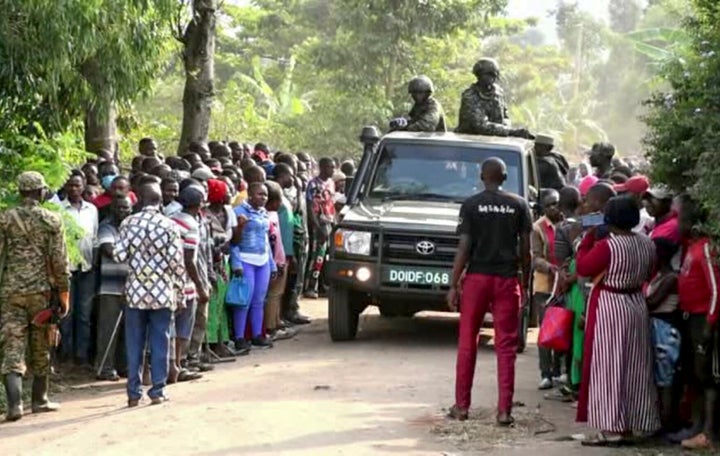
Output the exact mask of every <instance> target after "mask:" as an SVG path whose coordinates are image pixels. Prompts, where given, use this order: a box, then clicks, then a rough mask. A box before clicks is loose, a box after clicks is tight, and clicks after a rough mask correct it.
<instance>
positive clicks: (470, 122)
mask: <svg viewBox="0 0 720 456" xmlns="http://www.w3.org/2000/svg"><path fill="white" fill-rule="evenodd" d="M456 131H457V132H458V133H468V134H472V135H488V136H511V133H512V131H513V130H512V128H511V127H510V118H509V117H508V113H507V106H506V105H505V100H504V98H503V93H502V89H500V87H498V86H497V85H495V86H494V87H493V90H492V91H491V92H483V91H482V90H481V88H480V87H479V85H478V84H473V85H471V86H470V88H468V89H467V90H465V92H463V94H462V99H461V101H460V118H459V124H458V127H457V129H456Z"/></svg>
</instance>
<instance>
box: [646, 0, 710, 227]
mask: <svg viewBox="0 0 720 456" xmlns="http://www.w3.org/2000/svg"><path fill="white" fill-rule="evenodd" d="M692 6H693V13H692V16H691V17H689V18H687V19H686V23H685V27H684V29H685V30H686V31H687V33H688V35H689V42H690V45H689V46H688V47H687V48H686V49H685V50H684V52H682V54H680V55H678V56H677V57H676V58H675V59H673V60H672V61H670V62H668V63H666V64H665V66H664V67H663V71H662V77H663V78H664V79H666V80H667V82H668V84H669V87H668V88H667V90H664V91H658V92H657V93H655V94H654V95H653V96H652V97H651V98H650V100H649V101H648V106H649V113H648V115H647V116H646V117H645V122H646V123H647V125H648V135H647V137H646V138H645V142H646V144H647V147H648V158H649V159H650V160H651V161H652V164H653V174H654V176H653V177H654V178H655V179H656V180H657V181H660V182H665V183H666V184H668V185H670V186H672V187H673V188H674V189H676V190H679V191H682V190H689V191H690V192H691V193H692V194H693V195H694V196H696V197H697V198H699V200H700V201H701V202H702V204H703V205H704V206H705V207H706V208H707V209H708V210H709V211H710V212H711V214H712V217H711V220H712V223H711V229H712V231H713V233H714V234H715V235H718V236H720V224H719V223H718V220H720V218H719V217H720V193H718V191H717V189H718V188H720V187H719V186H720V174H719V173H718V172H717V170H718V169H719V168H720V154H718V152H717V144H718V143H720V117H719V116H718V112H717V107H718V100H720V55H718V54H717V49H718V46H719V45H720V4H718V3H717V2H715V1H707V0H694V1H693V2H692Z"/></svg>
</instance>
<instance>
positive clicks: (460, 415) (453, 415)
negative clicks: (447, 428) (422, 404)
mask: <svg viewBox="0 0 720 456" xmlns="http://www.w3.org/2000/svg"><path fill="white" fill-rule="evenodd" d="M468 415H469V414H468V411H467V410H464V409H461V408H460V407H458V406H457V405H453V406H452V407H450V410H448V413H447V417H448V418H450V419H451V420H458V421H466V420H467V419H468Z"/></svg>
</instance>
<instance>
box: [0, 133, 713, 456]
mask: <svg viewBox="0 0 720 456" xmlns="http://www.w3.org/2000/svg"><path fill="white" fill-rule="evenodd" d="M552 149H553V148H552V138H549V137H546V136H543V135H538V137H537V138H536V152H537V160H538V172H539V178H540V183H541V187H542V188H541V189H540V191H539V192H538V195H536V196H531V198H530V199H531V200H535V201H536V202H537V205H536V207H535V208H534V209H535V211H536V213H535V214H533V213H532V210H531V206H530V204H528V202H527V201H525V200H523V199H521V198H520V197H518V196H517V195H513V194H510V193H506V192H504V191H503V190H502V185H503V183H504V180H505V179H506V175H507V173H506V167H505V164H504V163H503V162H502V161H501V160H499V159H489V160H486V161H485V162H484V163H483V164H482V167H481V168H482V171H481V180H482V182H483V184H484V191H483V192H481V193H479V194H478V195H475V196H473V197H471V198H469V199H468V200H467V201H466V202H465V203H464V204H463V206H462V208H461V211H460V220H461V222H460V225H459V228H458V232H459V234H460V244H459V247H458V254H457V257H456V260H455V263H454V267H453V274H452V282H451V289H450V293H449V296H448V304H449V306H450V307H451V309H457V308H459V309H460V311H461V318H460V326H459V332H460V334H459V347H458V360H457V380H456V403H455V405H454V406H453V407H452V408H451V409H450V417H452V418H455V419H460V420H464V419H467V418H468V411H469V408H470V402H471V394H470V392H471V389H472V381H473V376H474V371H475V362H476V357H477V335H478V331H479V329H480V326H481V324H482V320H483V316H484V314H485V313H486V312H487V311H490V312H492V313H493V317H494V318H493V320H494V326H495V347H496V353H497V357H498V387H499V388H498V389H499V404H498V417H497V420H498V424H500V425H502V426H508V425H512V424H513V422H514V420H513V417H512V405H513V394H514V384H515V367H514V365H515V356H516V350H517V345H518V331H517V328H518V323H519V322H518V319H519V315H518V312H517V311H516V309H517V308H518V307H519V305H520V302H521V300H522V291H523V290H525V291H531V292H532V295H533V296H532V300H531V301H532V303H533V314H534V315H536V316H537V322H538V324H539V325H543V321H544V319H545V316H546V314H547V313H548V309H549V308H550V307H552V306H561V307H564V308H566V309H569V310H570V311H571V312H572V315H573V325H572V330H571V343H570V349H569V350H567V351H565V352H555V351H553V350H551V349H548V348H545V347H542V346H541V347H539V352H540V353H539V354H540V356H539V360H540V366H539V385H538V388H539V389H540V390H547V393H546V395H545V397H546V399H548V400H559V401H563V402H568V403H571V404H573V405H574V406H575V407H576V408H577V419H578V421H580V422H586V423H588V425H589V426H590V427H592V428H594V429H597V430H599V432H598V433H596V434H592V435H583V436H579V438H581V439H582V440H583V443H584V444H586V445H598V446H607V445H620V444H626V443H628V442H631V441H632V439H633V438H636V437H637V436H648V435H655V434H656V433H658V432H662V433H663V435H664V436H665V437H666V438H667V439H669V440H671V441H673V442H677V443H680V444H682V446H683V447H685V448H688V449H703V448H710V447H711V446H712V445H713V439H714V438H715V437H716V432H717V429H716V428H717V426H716V421H715V420H716V418H717V413H718V406H717V385H718V382H720V368H719V367H718V366H720V353H719V352H720V344H719V338H718V331H717V319H718V313H719V312H720V309H719V308H718V303H717V301H718V287H717V282H718V279H719V278H720V272H719V271H718V265H717V258H716V252H715V249H714V248H713V245H712V243H711V241H710V237H709V236H708V234H707V233H706V232H704V231H703V226H704V223H705V222H706V218H707V214H706V213H705V211H704V210H703V208H702V207H700V206H699V205H698V204H696V203H695V201H693V199H692V198H690V197H689V196H688V195H686V194H679V195H675V194H673V193H672V192H670V191H669V190H668V189H667V188H665V187H663V186H660V185H651V182H650V180H649V179H648V177H646V176H645V175H644V174H642V173H641V171H640V170H638V169H637V168H636V167H635V166H633V165H632V164H628V163H625V162H622V161H621V160H619V159H617V157H615V151H614V148H613V147H612V145H610V144H605V143H602V144H596V145H594V146H593V148H592V150H591V152H590V155H589V165H581V166H578V167H570V166H569V165H568V164H567V162H566V161H565V160H564V158H562V156H560V155H559V154H556V153H555V152H553V151H552ZM338 168H340V171H338ZM128 171H129V172H128V173H127V174H123V173H122V172H121V170H120V168H119V166H118V163H117V162H116V161H115V160H114V159H113V157H112V155H111V154H108V153H100V154H98V158H97V159H96V160H92V161H89V162H88V163H86V164H84V165H83V166H82V167H81V168H80V169H75V170H73V171H72V173H71V175H70V177H69V179H68V180H67V182H66V184H65V185H64V187H63V188H62V189H59V190H58V191H57V192H55V193H48V191H47V189H46V185H45V183H44V179H43V177H42V176H41V175H39V174H38V173H33V172H28V173H23V174H22V175H21V176H20V178H19V181H18V188H19V190H20V193H21V196H22V197H23V202H22V203H21V205H20V206H19V208H17V209H13V210H11V211H7V212H6V213H4V214H2V217H0V233H2V234H3V238H2V239H0V246H3V249H4V251H5V254H6V257H7V258H4V259H3V260H4V261H6V264H5V267H4V270H5V271H6V272H10V271H13V272H10V273H9V274H6V275H5V277H4V278H3V280H2V281H0V283H1V284H2V286H0V296H2V297H3V299H5V301H6V302H5V303H4V304H5V307H3V309H4V312H5V314H4V315H3V317H4V323H3V327H2V334H0V336H2V337H3V340H4V343H5V347H4V355H5V356H4V357H3V361H2V365H1V366H0V372H1V373H2V375H3V380H4V383H5V388H6V392H7V397H8V401H9V405H10V407H9V411H8V419H19V418H20V417H21V416H22V399H21V397H22V396H21V389H22V374H23V373H24V372H25V357H24V348H23V345H22V344H24V342H22V341H23V340H24V338H25V337H28V327H31V328H32V326H28V324H27V322H28V321H32V320H33V319H35V318H36V317H37V315H38V314H39V313H41V311H43V310H44V309H45V307H46V305H45V304H46V302H47V295H48V293H51V292H54V293H55V294H56V296H57V301H58V302H59V310H58V314H59V315H60V316H63V317H65V318H63V319H62V320H61V325H60V333H61V336H62V337H61V342H60V347H59V350H58V362H59V366H60V367H61V368H62V366H64V365H67V364H68V363H74V364H76V365H80V366H87V367H89V368H90V367H92V369H93V371H94V372H96V375H97V377H98V379H100V380H107V381H118V380H119V379H120V378H121V377H127V394H128V405H129V406H131V407H134V406H137V405H138V403H139V402H140V400H141V398H142V395H143V392H142V386H143V384H145V385H147V386H151V388H150V389H149V391H148V397H149V398H150V402H151V404H159V403H162V402H163V401H164V400H166V394H165V386H166V385H167V384H168V383H175V382H182V381H188V380H193V379H197V378H199V377H200V376H202V375H203V373H204V372H207V371H209V370H212V367H213V365H212V364H213V362H214V361H216V360H220V359H223V358H231V357H236V356H243V355H247V354H249V353H250V352H251V350H258V349H267V348H272V347H273V345H274V342H275V341H278V340H282V339H287V338H292V337H293V336H294V335H295V334H296V333H297V330H298V329H297V328H298V326H299V325H303V324H306V323H309V319H308V318H307V317H305V316H304V315H302V314H301V313H300V311H299V303H298V301H299V297H300V296H304V297H306V298H309V299H314V298H318V297H319V296H320V295H322V294H323V293H324V291H325V290H324V288H325V287H324V284H323V274H322V272H323V265H324V262H325V259H326V255H327V249H328V246H329V245H328V243H329V241H330V235H331V232H332V226H333V224H334V223H335V221H336V220H337V214H338V210H339V208H340V207H341V206H342V205H343V203H344V196H343V192H344V186H345V182H346V180H347V179H348V178H349V177H352V176H353V174H354V164H353V163H352V162H351V161H347V162H343V163H338V161H337V160H334V159H332V158H322V159H320V160H319V161H318V162H317V163H316V162H315V161H314V160H313V159H312V158H311V157H310V156H308V155H307V154H304V153H299V154H290V153H284V152H275V153H271V152H270V150H269V149H268V147H267V146H265V145H264V144H261V143H259V144H256V145H255V146H254V147H250V146H249V145H243V144H239V143H237V142H230V143H228V144H225V143H222V142H211V143H210V144H204V143H200V142H194V143H191V144H190V145H189V147H188V149H187V151H186V153H184V154H181V155H179V156H168V157H167V158H163V157H162V155H160V154H159V153H158V150H157V145H156V143H155V142H154V141H153V140H152V139H150V138H145V139H143V140H142V141H140V144H139V154H138V155H137V156H136V157H135V158H134V159H133V160H132V167H131V169H129V170H128ZM47 199H49V200H54V201H55V202H56V203H58V204H59V205H60V207H61V208H62V210H63V211H66V212H67V213H68V215H70V216H72V217H73V219H74V220H75V222H76V223H77V225H79V226H80V227H81V228H82V229H83V232H84V233H85V236H84V237H83V238H82V239H80V240H79V242H78V247H79V250H80V255H81V257H82V258H81V261H78V262H77V264H65V263H63V262H64V261H66V258H67V254H66V252H65V245H64V240H63V238H62V234H61V228H60V227H61V224H60V221H59V219H58V218H57V216H56V215H55V214H53V213H52V212H48V211H46V210H44V209H42V208H40V207H39V203H40V202H41V201H44V200H47ZM8 245H12V246H13V248H8V247H7V246H8ZM518 253H519V255H518ZM38 264H41V267H37V265H38ZM518 264H520V269H521V270H520V271H518ZM518 272H520V274H518ZM531 278H532V280H531ZM41 304H42V305H41ZM7 309H10V310H12V312H7ZM15 323H17V324H15ZM29 338H30V351H31V356H30V357H29V360H30V362H31V364H32V369H33V372H34V380H33V396H32V397H33V400H32V404H33V411H53V410H56V409H57V405H56V404H54V403H52V402H50V401H49V399H48V394H47V393H48V386H47V385H48V376H49V374H50V372H51V370H52V368H53V365H52V363H50V362H48V360H49V355H48V356H45V354H46V352H47V353H49V347H50V345H51V340H50V338H47V337H45V334H40V331H35V330H30V334H29ZM18 391H20V393H18ZM18 404H19V405H18Z"/></svg>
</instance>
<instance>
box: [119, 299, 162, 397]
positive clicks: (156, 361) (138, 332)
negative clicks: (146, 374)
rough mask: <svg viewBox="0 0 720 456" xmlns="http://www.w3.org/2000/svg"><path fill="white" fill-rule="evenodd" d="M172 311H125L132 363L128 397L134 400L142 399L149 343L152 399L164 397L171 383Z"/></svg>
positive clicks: (129, 372)
mask: <svg viewBox="0 0 720 456" xmlns="http://www.w3.org/2000/svg"><path fill="white" fill-rule="evenodd" d="M171 316H172V312H171V311H170V309H159V310H142V309H131V308H127V310H126V312H125V350H126V352H127V361H128V378H127V394H128V398H130V399H140V398H141V397H142V368H143V355H144V354H145V340H146V339H147V341H148V344H149V345H150V347H149V348H150V374H151V375H150V377H151V379H152V388H150V391H148V396H149V397H150V398H156V397H162V396H163V395H164V389H165V385H166V384H167V377H168V367H169V362H170V353H169V349H170V321H171Z"/></svg>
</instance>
